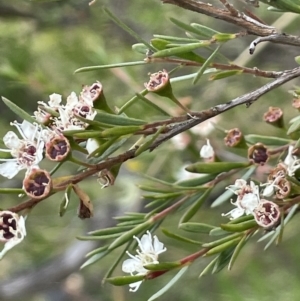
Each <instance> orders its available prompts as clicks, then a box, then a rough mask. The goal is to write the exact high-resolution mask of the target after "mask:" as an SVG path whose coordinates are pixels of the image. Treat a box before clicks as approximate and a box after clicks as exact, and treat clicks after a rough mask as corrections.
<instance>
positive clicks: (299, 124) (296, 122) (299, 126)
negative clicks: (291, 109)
mask: <svg viewBox="0 0 300 301" xmlns="http://www.w3.org/2000/svg"><path fill="white" fill-rule="evenodd" d="M291 121H292V120H291ZM299 130H300V116H297V118H294V119H293V122H292V124H291V126H290V127H289V129H288V131H287V135H290V134H292V133H294V132H296V131H299Z"/></svg>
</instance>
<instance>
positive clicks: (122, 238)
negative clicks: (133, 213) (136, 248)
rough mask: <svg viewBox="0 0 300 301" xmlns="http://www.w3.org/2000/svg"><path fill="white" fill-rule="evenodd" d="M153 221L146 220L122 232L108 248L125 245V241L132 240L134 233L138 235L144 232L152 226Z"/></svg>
mask: <svg viewBox="0 0 300 301" xmlns="http://www.w3.org/2000/svg"><path fill="white" fill-rule="evenodd" d="M151 224H152V222H151V221H146V222H144V223H142V224H140V225H138V226H136V227H135V228H133V229H131V230H129V231H128V232H126V233H124V234H122V235H121V236H119V237H118V238H117V239H116V240H115V241H113V242H112V243H111V245H110V246H109V247H108V250H109V251H110V250H113V249H115V248H117V247H119V246H121V245H123V244H124V243H125V242H127V241H129V240H132V239H133V236H134V235H138V234H139V233H141V232H143V231H144V230H146V229H147V228H149V227H150V226H151Z"/></svg>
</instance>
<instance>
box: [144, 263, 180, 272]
mask: <svg viewBox="0 0 300 301" xmlns="http://www.w3.org/2000/svg"><path fill="white" fill-rule="evenodd" d="M180 266H181V263H180V261H175V262H160V263H157V264H146V265H144V268H145V269H147V270H149V271H164V270H172V269H176V268H178V267H180Z"/></svg>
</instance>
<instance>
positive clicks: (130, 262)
mask: <svg viewBox="0 0 300 301" xmlns="http://www.w3.org/2000/svg"><path fill="white" fill-rule="evenodd" d="M139 265H141V263H139V262H138V261H137V260H134V259H126V260H125V261H124V262H123V264H122V271H123V272H125V273H133V272H136V269H137V268H138V266H139Z"/></svg>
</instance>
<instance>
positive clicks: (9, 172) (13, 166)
mask: <svg viewBox="0 0 300 301" xmlns="http://www.w3.org/2000/svg"><path fill="white" fill-rule="evenodd" d="M19 171H20V166H19V165H18V163H17V161H7V162H5V163H2V164H0V175H1V176H3V177H6V178H8V179H12V178H13V177H14V176H15V175H16V174H17V173H18V172H19Z"/></svg>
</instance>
